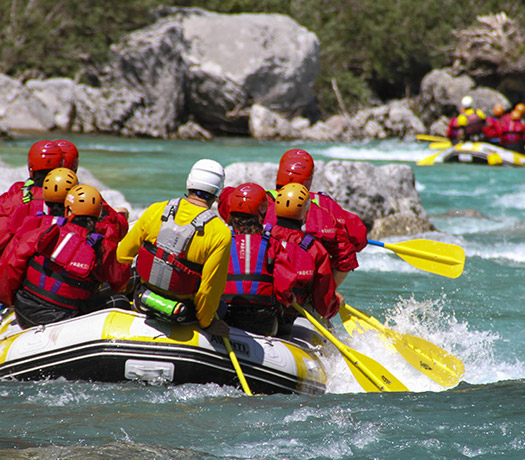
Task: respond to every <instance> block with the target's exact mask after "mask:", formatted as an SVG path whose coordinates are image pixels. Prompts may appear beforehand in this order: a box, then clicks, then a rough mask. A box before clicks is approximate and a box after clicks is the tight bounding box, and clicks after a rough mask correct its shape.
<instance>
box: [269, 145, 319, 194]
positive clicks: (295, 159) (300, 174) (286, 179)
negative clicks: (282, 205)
mask: <svg viewBox="0 0 525 460" xmlns="http://www.w3.org/2000/svg"><path fill="white" fill-rule="evenodd" d="M313 177H314V160H313V158H312V156H311V155H310V154H309V153H308V152H307V151H306V150H303V149H292V150H288V151H287V152H285V153H284V154H283V156H282V157H281V161H280V162H279V170H278V171H277V180H276V185H277V188H281V187H282V186H283V185H286V184H289V183H290V182H293V183H297V184H303V185H304V186H305V187H306V188H307V189H309V188H310V186H311V185H312V179H313Z"/></svg>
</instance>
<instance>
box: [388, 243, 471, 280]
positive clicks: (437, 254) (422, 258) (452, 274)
mask: <svg viewBox="0 0 525 460" xmlns="http://www.w3.org/2000/svg"><path fill="white" fill-rule="evenodd" d="M384 247H385V248H386V249H390V250H391V251H394V252H395V253H396V254H397V255H398V256H399V257H401V258H402V259H403V260H404V261H405V262H408V263H409V264H410V265H412V266H413V267H416V268H419V269H420V270H424V271H427V272H430V273H435V274H436V275H441V276H446V277H447V278H457V277H458V276H460V275H461V274H462V273H463V267H464V266H465V251H464V250H463V248H462V247H461V246H458V245H456V244H450V243H442V242H440V241H432V240H410V241H405V242H403V243H395V244H393V243H384Z"/></svg>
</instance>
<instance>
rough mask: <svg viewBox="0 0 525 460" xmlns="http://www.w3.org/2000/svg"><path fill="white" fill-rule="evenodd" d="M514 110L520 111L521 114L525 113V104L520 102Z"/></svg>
mask: <svg viewBox="0 0 525 460" xmlns="http://www.w3.org/2000/svg"><path fill="white" fill-rule="evenodd" d="M514 110H519V112H520V113H523V112H525V104H524V103H523V102H518V103H517V104H516V107H514Z"/></svg>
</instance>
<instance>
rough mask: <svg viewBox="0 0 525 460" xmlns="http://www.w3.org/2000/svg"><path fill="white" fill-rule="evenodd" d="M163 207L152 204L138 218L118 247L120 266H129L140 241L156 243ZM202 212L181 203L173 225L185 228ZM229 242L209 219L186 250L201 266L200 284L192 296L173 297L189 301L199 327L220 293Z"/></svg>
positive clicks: (206, 322)
mask: <svg viewBox="0 0 525 460" xmlns="http://www.w3.org/2000/svg"><path fill="white" fill-rule="evenodd" d="M167 203H168V202H167V201H163V202H160V203H153V204H152V205H151V206H150V207H149V208H148V209H146V211H144V213H143V214H142V215H141V216H140V218H139V220H138V221H137V222H136V223H135V225H134V226H133V228H132V229H131V230H130V231H129V232H128V234H127V235H126V236H125V237H124V238H123V239H122V241H121V242H120V244H119V246H118V249H117V259H118V261H119V262H120V263H124V264H130V263H131V262H133V259H134V258H135V256H136V255H137V254H138V252H139V249H140V248H141V246H142V244H143V243H144V241H149V242H151V243H155V242H156V240H157V235H158V234H159V231H160V225H161V217H162V213H163V212H164V208H165V207H166V204H167ZM202 211H203V208H202V207H199V206H195V205H193V204H191V203H190V202H188V201H187V200H185V199H182V200H181V202H180V206H179V209H178V211H177V215H176V216H175V222H176V223H177V224H178V225H186V224H189V223H190V222H191V221H192V220H193V219H194V218H195V216H197V215H198V214H199V213H201V212H202ZM231 239H232V237H231V232H230V230H229V229H228V227H227V226H226V225H225V224H224V222H223V221H222V220H221V219H220V218H217V219H212V220H211V221H210V222H208V223H207V224H206V225H205V227H204V232H203V233H202V234H200V233H199V232H197V233H195V235H194V237H193V239H192V241H191V243H190V245H189V247H188V249H187V250H186V257H185V258H186V259H187V260H189V261H191V262H195V263H198V264H202V265H203V268H202V280H201V283H200V286H199V289H198V291H197V292H196V293H195V294H194V295H190V296H177V297H178V298H190V299H192V300H193V302H194V303H195V309H196V313H197V319H198V321H199V324H200V326H201V327H208V326H209V325H210V323H211V321H212V320H213V317H214V314H215V312H216V311H217V308H218V306H219V301H220V298H221V296H222V294H223V293H224V288H225V286H226V277H227V275H228V263H229V261H230V246H231Z"/></svg>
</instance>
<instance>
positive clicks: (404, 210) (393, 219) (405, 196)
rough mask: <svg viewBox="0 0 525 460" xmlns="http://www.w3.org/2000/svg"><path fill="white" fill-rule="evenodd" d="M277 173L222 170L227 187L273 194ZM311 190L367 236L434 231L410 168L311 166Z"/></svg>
mask: <svg viewBox="0 0 525 460" xmlns="http://www.w3.org/2000/svg"><path fill="white" fill-rule="evenodd" d="M277 169H278V165H277V164H275V163H233V164H231V165H229V166H227V167H226V185H231V186H237V185H239V184H242V183H243V182H256V183H258V184H260V185H261V186H262V187H264V188H265V189H273V188H275V177H276V175H277ZM311 188H312V190H321V191H324V192H326V193H328V194H330V195H331V196H332V197H333V198H334V199H335V200H337V202H338V203H339V204H340V205H341V206H342V207H343V208H345V209H347V210H348V211H351V212H354V213H356V214H357V215H359V217H360V218H361V220H362V221H363V222H364V224H365V225H366V226H367V228H368V229H369V232H370V236H372V237H375V238H382V237H385V236H394V235H410V234H416V233H423V232H427V231H432V230H435V228H434V226H433V225H432V223H431V222H430V221H429V219H428V216H427V214H426V212H425V210H424V208H423V206H422V205H421V200H420V198H419V194H418V193H417V190H416V189H415V179H414V173H413V171H412V168H410V166H407V165H385V166H380V167H376V166H373V165H372V164H370V163H364V162H351V161H330V162H327V163H325V162H323V161H316V162H315V175H314V180H313V183H312V187H311Z"/></svg>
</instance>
